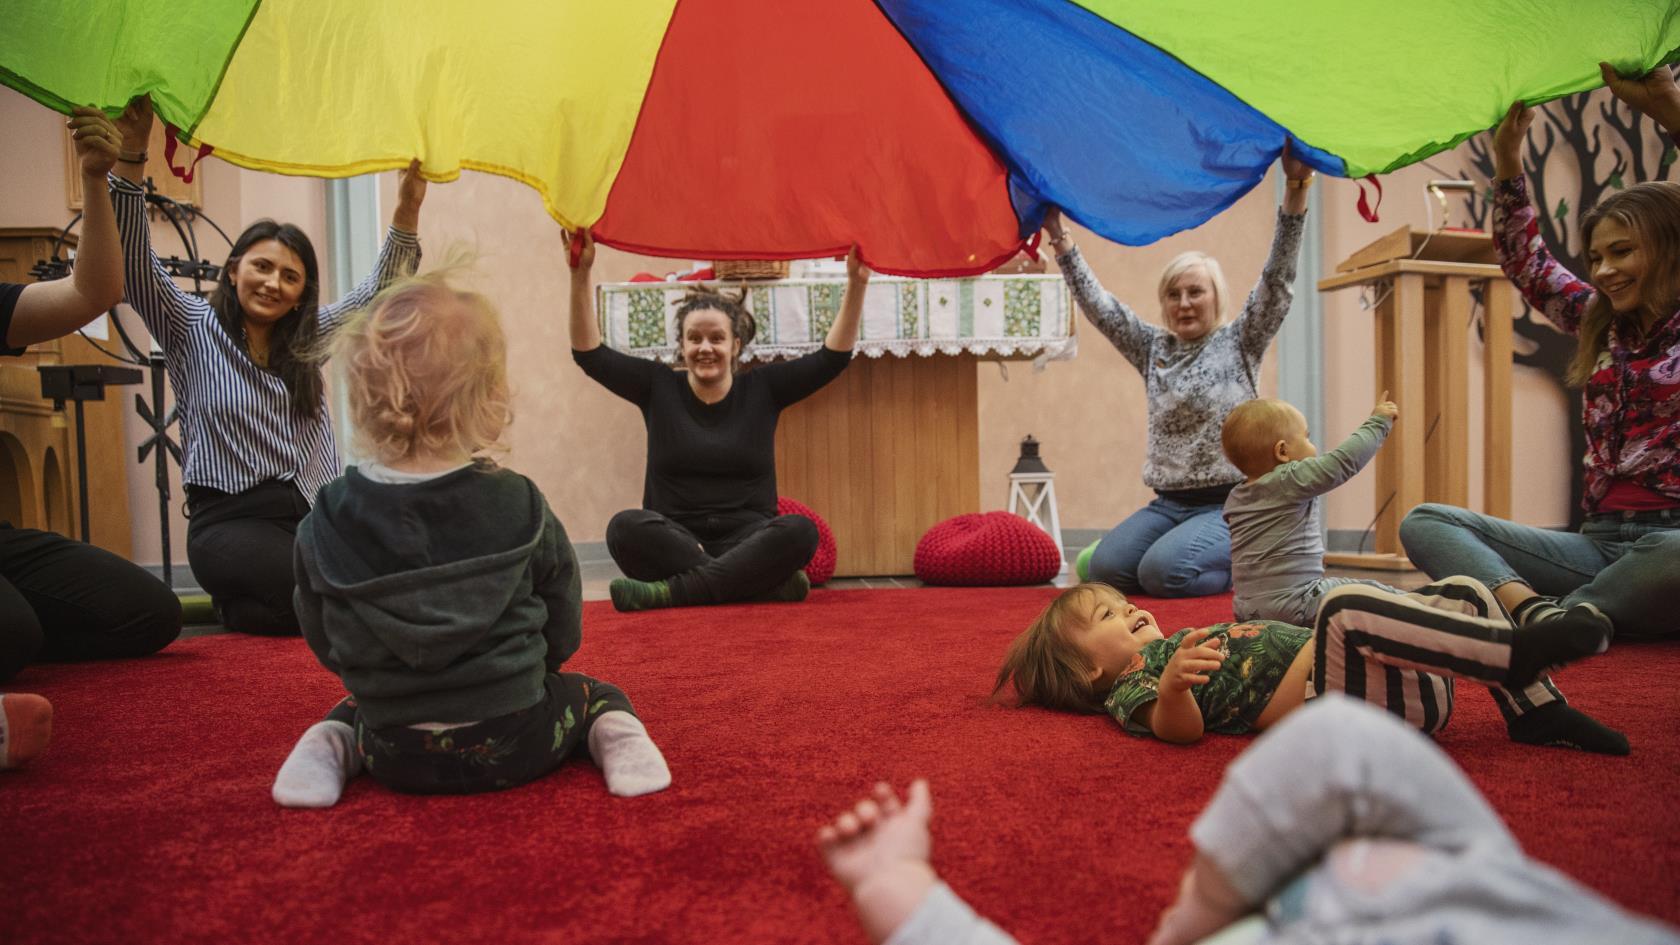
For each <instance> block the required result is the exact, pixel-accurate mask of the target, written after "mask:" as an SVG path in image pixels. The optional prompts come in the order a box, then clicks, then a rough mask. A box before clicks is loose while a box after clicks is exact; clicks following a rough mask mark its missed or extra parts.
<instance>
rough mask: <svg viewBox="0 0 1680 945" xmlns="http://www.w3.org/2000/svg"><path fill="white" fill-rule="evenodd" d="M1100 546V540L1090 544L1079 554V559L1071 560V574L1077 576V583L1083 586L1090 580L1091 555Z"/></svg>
mask: <svg viewBox="0 0 1680 945" xmlns="http://www.w3.org/2000/svg"><path fill="white" fill-rule="evenodd" d="M1100 544H1102V539H1101V538H1099V539H1097V540H1096V541H1093V542H1091V543H1090V544H1089V545H1086V546H1085V550H1084V551H1081V552H1080V553H1079V557H1077V558H1075V559H1073V573H1074V574H1076V575H1078V576H1079V583H1081V584H1084V583H1085V582H1086V581H1089V580H1090V579H1091V555H1093V554H1095V553H1096V550H1097V546H1098V545H1100Z"/></svg>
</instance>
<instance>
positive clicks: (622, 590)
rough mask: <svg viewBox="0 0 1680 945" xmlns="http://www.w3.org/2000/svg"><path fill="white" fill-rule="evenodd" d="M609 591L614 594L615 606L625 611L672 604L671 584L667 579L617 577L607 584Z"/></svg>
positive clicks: (656, 607)
mask: <svg viewBox="0 0 1680 945" xmlns="http://www.w3.org/2000/svg"><path fill="white" fill-rule="evenodd" d="M607 593H609V594H611V595H612V602H613V607H615V608H617V609H618V610H621V611H625V612H629V611H633V610H656V609H658V608H661V607H670V606H671V585H670V584H669V583H667V582H665V581H636V580H632V579H630V578H615V579H614V580H613V582H612V583H611V584H608V585H607Z"/></svg>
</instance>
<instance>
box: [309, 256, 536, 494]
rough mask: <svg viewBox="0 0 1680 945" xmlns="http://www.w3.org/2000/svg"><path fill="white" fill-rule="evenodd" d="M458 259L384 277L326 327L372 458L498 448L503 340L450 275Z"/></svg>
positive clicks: (481, 302)
mask: <svg viewBox="0 0 1680 945" xmlns="http://www.w3.org/2000/svg"><path fill="white" fill-rule="evenodd" d="M464 268H465V265H464V263H461V262H454V263H451V264H448V265H445V266H444V267H442V268H440V269H435V270H432V271H430V272H427V273H424V274H422V275H417V276H411V277H409V278H407V279H403V280H401V281H399V282H396V283H394V284H392V285H391V286H390V287H388V288H386V289H385V290H384V291H383V292H380V293H379V295H378V296H377V297H375V298H374V300H373V304H372V305H370V306H368V308H366V309H364V310H362V311H360V312H357V313H356V314H355V315H353V316H352V317H351V318H350V320H349V321H348V322H347V323H346V324H345V325H344V327H342V328H341V329H339V331H338V332H337V333H336V334H335V335H334V337H333V341H332V343H331V347H330V353H331V355H332V356H333V357H336V358H338V359H339V363H340V364H341V365H342V366H343V368H344V374H345V381H346V387H347V388H348V391H347V393H348V395H349V401H350V422H351V425H352V427H353V428H354V431H355V442H356V445H357V447H358V448H359V449H360V450H361V451H362V452H364V453H367V454H369V455H371V456H372V458H374V459H376V460H377V461H379V462H381V463H391V462H395V461H398V460H403V459H410V458H414V457H417V456H447V455H453V454H465V455H467V456H472V455H475V454H478V453H482V452H485V451H488V450H501V449H505V446H504V444H503V443H502V433H503V432H504V431H505V430H506V429H507V427H508V424H510V423H512V422H513V407H512V397H511V395H510V393H509V389H508V379H507V342H506V340H505V338H504V337H503V335H502V326H501V320H500V318H499V317H498V316H497V314H496V309H495V307H494V306H492V305H491V304H490V300H489V299H486V298H485V297H484V296H482V295H479V294H478V293H476V292H469V291H464V290H461V289H457V288H455V287H454V286H453V285H451V284H450V276H451V275H452V274H453V273H454V272H456V271H459V270H462V269H464Z"/></svg>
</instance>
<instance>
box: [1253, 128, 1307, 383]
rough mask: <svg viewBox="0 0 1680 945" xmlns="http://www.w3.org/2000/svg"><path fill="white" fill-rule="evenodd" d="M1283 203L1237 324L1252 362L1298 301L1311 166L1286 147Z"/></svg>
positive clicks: (1283, 160) (1263, 351) (1254, 361)
mask: <svg viewBox="0 0 1680 945" xmlns="http://www.w3.org/2000/svg"><path fill="white" fill-rule="evenodd" d="M1279 161H1280V162H1282V164H1283V176H1284V191H1283V206H1282V207H1280V208H1279V209H1278V218H1277V229H1276V230H1275V231H1274V232H1273V234H1272V251H1271V253H1270V255H1268V256H1267V257H1266V265H1265V267H1264V268H1262V269H1261V270H1260V281H1259V282H1257V283H1255V285H1254V291H1252V292H1250V293H1249V294H1248V301H1247V302H1246V303H1244V305H1243V310H1242V314H1241V315H1239V316H1237V320H1236V325H1237V331H1238V332H1239V335H1238V337H1239V338H1241V342H1240V345H1241V347H1242V352H1243V357H1245V358H1247V359H1248V362H1249V363H1250V364H1253V365H1257V364H1259V363H1260V359H1261V358H1263V357H1265V356H1266V346H1267V345H1270V344H1271V343H1272V339H1273V338H1275V337H1277V333H1278V329H1279V328H1282V327H1283V319H1284V317H1285V316H1286V315H1288V314H1289V307H1290V305H1292V304H1294V301H1295V269H1296V266H1297V265H1298V264H1299V262H1300V259H1301V235H1302V233H1303V232H1304V231H1305V230H1306V219H1307V217H1306V213H1307V191H1308V189H1309V188H1310V187H1311V186H1312V179H1313V171H1312V168H1310V167H1308V166H1307V165H1305V164H1303V163H1301V162H1300V161H1298V160H1296V159H1295V156H1294V155H1293V154H1290V153H1289V145H1287V144H1285V145H1284V147H1283V156H1282V157H1280V158H1279Z"/></svg>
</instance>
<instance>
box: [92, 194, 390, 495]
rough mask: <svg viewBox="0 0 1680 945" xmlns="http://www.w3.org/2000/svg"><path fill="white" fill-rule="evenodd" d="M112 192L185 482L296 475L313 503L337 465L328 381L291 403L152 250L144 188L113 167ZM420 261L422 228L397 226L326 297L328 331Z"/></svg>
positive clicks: (230, 484) (130, 298) (250, 482)
mask: <svg viewBox="0 0 1680 945" xmlns="http://www.w3.org/2000/svg"><path fill="white" fill-rule="evenodd" d="M111 202H112V204H113V206H114V207H115V209H116V216H117V227H118V228H119V229H120V230H121V232H122V243H123V271H124V280H125V283H126V292H125V295H126V299H125V300H126V301H127V302H128V304H129V305H132V306H133V307H134V310H135V311H136V312H139V313H140V318H141V320H142V321H144V322H145V323H146V328H147V330H148V331H150V332H151V333H152V337H153V338H155V339H156V340H157V343H158V346H159V347H161V348H162V349H163V355H164V361H165V363H166V365H167V366H168V368H169V381H170V385H171V386H172V387H173V389H174V391H175V405H176V409H177V410H178V411H179V412H180V417H181V450H182V454H183V457H184V458H183V460H182V464H181V480H182V482H185V483H187V484H189V485H197V486H208V487H210V488H212V489H219V490H221V491H222V492H229V493H238V492H244V491H245V490H246V489H249V488H251V487H252V486H254V485H256V484H258V483H260V482H266V481H268V480H270V479H276V480H280V481H282V482H290V483H293V484H294V485H296V486H297V488H298V490H299V491H301V492H302V493H303V497H304V498H305V499H306V500H308V501H309V502H310V503H311V504H313V503H314V501H315V494H316V493H317V492H319V491H320V489H321V487H322V486H324V485H326V484H327V483H328V482H330V481H331V480H332V479H333V478H335V477H336V476H337V475H338V474H339V465H338V449H337V446H336V444H335V443H334V442H333V433H332V424H331V422H330V420H329V418H328V414H327V398H326V393H325V391H323V392H322V394H321V402H320V404H318V405H317V406H316V408H315V412H314V413H313V414H311V415H309V416H307V417H303V416H299V415H298V414H297V413H296V412H295V411H293V410H292V408H291V401H290V398H289V396H288V394H287V392H286V385H285V382H283V381H282V380H281V379H280V376H279V375H277V374H273V373H271V372H269V371H266V370H264V369H262V368H259V367H257V365H256V364H255V363H254V362H252V361H251V359H250V357H249V356H247V355H246V353H245V350H244V348H243V347H242V346H241V345H240V343H239V341H238V340H237V339H234V338H230V337H228V334H227V332H226V331H224V330H223V329H222V323H221V320H220V319H218V318H217V317H216V313H215V311H214V310H213V309H211V307H210V303H208V302H206V301H204V300H203V299H200V298H198V297H197V296H194V295H191V294H189V293H187V292H185V291H183V290H182V289H181V288H180V287H178V286H177V285H175V282H174V280H172V279H171V278H170V277H169V274H168V273H166V272H165V271H164V269H163V265H162V263H160V262H159V261H158V258H157V255H156V254H155V253H153V252H152V240H151V230H150V227H149V225H148V223H147V221H146V204H145V198H144V195H143V192H142V191H141V190H140V188H139V187H138V186H137V185H135V184H133V183H131V182H129V181H127V180H124V179H122V178H119V177H112V178H111ZM419 264H420V241H419V239H418V237H416V236H415V234H413V233H408V232H405V231H403V230H399V229H397V228H396V227H392V228H391V229H390V231H389V232H388V233H387V234H386V236H385V245H384V246H383V247H382V248H381V249H380V252H379V261H378V263H377V264H376V265H375V266H374V269H373V272H372V273H371V274H370V275H369V276H368V277H367V278H366V279H363V280H362V283H361V284H360V285H358V286H356V288H355V290H354V291H352V292H351V293H350V294H349V295H347V296H345V297H344V298H342V299H340V300H339V301H337V302H335V303H333V304H331V305H323V306H321V308H320V310H319V311H320V314H319V317H318V320H319V327H318V331H319V334H320V337H321V338H322V339H325V338H326V337H328V336H329V335H331V334H332V332H333V331H334V330H336V329H337V328H338V326H339V325H340V324H342V323H343V321H344V317H345V316H346V315H348V314H350V313H351V312H353V311H355V310H356V309H358V308H361V307H363V306H365V305H367V304H368V303H369V302H371V301H372V300H373V297H374V296H375V295H376V294H378V292H379V290H380V289H381V288H384V287H385V286H387V285H389V284H390V283H392V282H394V281H395V280H396V279H398V278H400V277H402V276H405V275H408V274H410V273H412V272H414V271H415V269H416V268H417V267H418V266H419Z"/></svg>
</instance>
